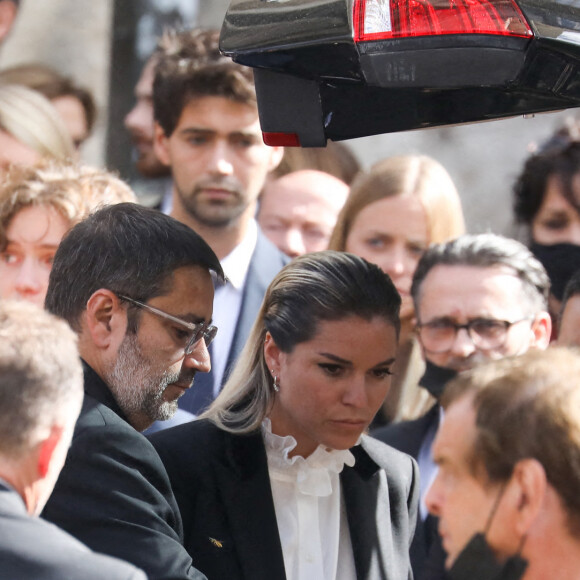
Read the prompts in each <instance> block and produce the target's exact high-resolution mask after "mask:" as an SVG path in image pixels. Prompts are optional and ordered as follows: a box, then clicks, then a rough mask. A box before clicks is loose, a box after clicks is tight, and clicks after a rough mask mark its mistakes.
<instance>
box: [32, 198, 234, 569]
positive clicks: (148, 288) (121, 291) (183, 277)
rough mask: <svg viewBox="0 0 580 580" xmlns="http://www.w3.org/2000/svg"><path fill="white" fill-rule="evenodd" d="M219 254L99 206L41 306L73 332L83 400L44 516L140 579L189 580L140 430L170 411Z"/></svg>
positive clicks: (188, 377)
mask: <svg viewBox="0 0 580 580" xmlns="http://www.w3.org/2000/svg"><path fill="white" fill-rule="evenodd" d="M210 272H213V273H215V274H216V275H217V276H218V277H219V276H223V272H222V270H221V267H220V264H219V261H218V259H217V258H216V256H215V254H214V253H213V252H212V251H211V249H210V248H209V246H208V245H207V244H206V243H205V242H204V241H203V240H202V239H201V238H200V237H199V236H198V235H197V234H196V233H195V232H193V231H192V230H191V229H190V228H188V227H186V226H184V225H183V224H180V223H179V222H177V221H175V220H174V219H173V218H170V217H169V216H166V215H164V214H162V213H160V212H158V211H156V210H153V209H148V208H144V207H141V206H138V205H136V204H118V205H115V206H110V207H107V208H105V209H102V210H100V211H98V212H96V213H94V214H93V215H92V216H90V217H89V218H88V219H86V220H85V221H83V222H81V223H80V224H78V225H77V226H75V227H74V228H73V229H72V230H71V231H70V232H69V234H68V235H67V237H66V239H65V240H63V242H62V243H61V245H60V246H59V249H58V251H57V253H56V256H55V259H54V264H53V268H52V272H51V276H50V283H49V287H48V293H47V298H46V307H47V309H48V310H50V311H51V312H53V313H55V314H58V315H59V316H61V317H62V318H64V319H65V320H67V321H68V322H69V324H70V325H71V326H72V327H73V328H74V329H75V330H76V331H77V332H78V334H79V345H80V349H79V350H80V354H81V357H82V358H83V359H84V362H85V369H84V370H85V402H84V404H83V408H82V411H81V416H80V418H79V420H78V423H77V426H76V429H75V433H74V437H73V441H72V446H71V449H70V453H69V456H68V459H67V462H66V464H65V466H64V469H63V471H62V473H61V476H60V478H59V480H58V484H57V485H56V488H55V491H54V494H53V496H52V498H51V500H50V501H49V502H48V504H47V506H46V509H45V511H44V513H43V515H44V516H45V517H46V518H47V519H49V520H51V521H52V522H54V523H57V524H58V525H60V526H61V527H63V528H64V529H66V530H67V531H69V532H70V533H71V534H73V535H75V536H76V537H77V538H78V539H80V540H81V541H84V542H85V543H86V544H87V545H89V546H90V547H92V548H93V549H96V550H98V551H101V552H104V553H107V554H111V555H116V556H118V557H121V558H124V559H126V560H128V561H130V562H132V563H135V564H138V565H139V566H140V567H141V568H143V569H144V570H145V571H146V572H147V574H148V576H149V578H151V579H153V578H159V579H172V580H175V579H182V580H186V579H194V578H196V579H200V578H203V575H201V574H200V573H199V572H198V571H197V570H196V569H195V568H193V567H192V565H191V558H190V557H189V556H188V554H187V552H186V551H185V550H184V548H183V545H182V524H181V518H180V516H179V513H178V510H177V505H176V503H175V498H174V496H173V494H172V491H171V487H170V484H169V480H168V477H167V474H166V472H165V470H164V468H163V465H162V463H161V460H160V459H159V457H158V455H157V453H156V452H155V450H154V449H153V447H152V446H151V444H150V443H149V442H148V441H147V439H146V438H145V437H144V436H143V435H142V434H141V433H140V432H139V431H142V430H143V429H145V428H146V427H148V426H149V425H150V424H151V423H152V422H153V421H155V420H157V419H167V418H169V417H171V416H172V414H173V413H174V412H175V411H176V409H177V399H178V398H179V397H180V396H181V395H182V394H183V393H184V392H185V391H186V390H187V389H188V388H190V387H191V384H192V382H193V379H194V376H195V374H196V372H197V371H202V372H207V371H208V370H209V367H210V364H209V355H208V351H207V345H206V343H209V342H210V341H211V338H212V337H213V335H214V333H215V330H216V329H215V327H213V326H210V321H211V315H212V302H213V281H212V276H211V274H210Z"/></svg>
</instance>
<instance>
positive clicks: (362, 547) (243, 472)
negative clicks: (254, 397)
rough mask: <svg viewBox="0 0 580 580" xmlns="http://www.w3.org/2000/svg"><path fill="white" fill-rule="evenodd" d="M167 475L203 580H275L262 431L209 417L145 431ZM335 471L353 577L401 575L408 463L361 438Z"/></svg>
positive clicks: (280, 562) (409, 506)
mask: <svg viewBox="0 0 580 580" xmlns="http://www.w3.org/2000/svg"><path fill="white" fill-rule="evenodd" d="M151 440H152V442H153V445H154V446H155V448H156V449H157V451H158V452H159V454H160V456H161V458H162V460H163V462H164V464H165V466H166V468H167V472H168V474H169V477H170V479H171V483H172V486H173V489H174V492H175V496H176V499H177V502H178V504H179V507H180V510H181V513H182V516H183V523H184V534H185V547H186V548H187V549H188V551H189V553H190V554H191V555H192V557H193V558H194V564H195V565H196V566H197V567H198V568H199V569H200V570H202V571H203V572H204V573H205V574H206V575H207V577H208V578H228V580H271V579H274V578H275V579H276V580H283V579H284V578H285V577H286V574H285V571H284V559H283V555H282V547H281V543H280V536H279V533H278V526H277V523H276V514H275V510H274V501H273V499H272V491H271V488H270V478H269V475H268V462H267V457H266V449H265V446H264V441H263V438H262V434H261V433H260V432H259V431H258V432H255V433H253V434H249V435H239V434H230V433H227V432H225V431H223V430H220V429H218V428H217V427H216V426H215V425H214V424H213V423H211V422H209V421H208V420H203V419H202V420H200V421H194V422H192V423H188V424H186V425H180V426H178V427H175V428H174V429H170V430H165V431H163V432H161V433H156V434H155V435H152V436H151ZM351 452H352V453H353V454H354V455H355V458H356V462H355V465H354V466H353V467H348V466H345V468H344V469H343V471H342V472H341V474H340V480H341V484H342V490H343V494H344V505H345V508H346V513H347V519H348V524H349V531H350V537H351V542H352V547H353V553H354V561H355V568H356V577H357V579H358V580H375V579H382V580H404V579H407V578H410V577H411V576H410V571H409V558H408V550H409V543H410V539H411V538H412V537H413V532H414V527H415V519H416V508H415V505H416V501H417V494H418V480H417V473H416V465H415V463H414V462H412V461H411V460H410V458H409V457H408V456H406V455H403V454H401V453H399V452H397V451H395V450H393V449H391V448H389V447H386V446H384V445H382V444H381V443H378V442H376V441H373V439H371V438H369V437H364V436H363V440H362V444H361V445H358V446H356V447H353V448H352V449H351Z"/></svg>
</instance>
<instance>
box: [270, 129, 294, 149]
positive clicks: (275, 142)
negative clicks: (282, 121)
mask: <svg viewBox="0 0 580 580" xmlns="http://www.w3.org/2000/svg"><path fill="white" fill-rule="evenodd" d="M262 139H263V140H264V144H265V145H269V146H270V147H300V139H299V137H298V135H297V134H296V133H271V132H268V131H262Z"/></svg>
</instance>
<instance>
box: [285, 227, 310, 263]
mask: <svg viewBox="0 0 580 580" xmlns="http://www.w3.org/2000/svg"><path fill="white" fill-rule="evenodd" d="M282 251H283V252H285V253H286V254H287V255H288V256H290V257H291V258H296V257H297V256H301V255H302V254H305V253H306V248H305V247H304V238H303V237H302V233H301V232H300V231H299V230H297V229H296V228H289V229H288V230H287V231H286V235H285V236H284V248H282Z"/></svg>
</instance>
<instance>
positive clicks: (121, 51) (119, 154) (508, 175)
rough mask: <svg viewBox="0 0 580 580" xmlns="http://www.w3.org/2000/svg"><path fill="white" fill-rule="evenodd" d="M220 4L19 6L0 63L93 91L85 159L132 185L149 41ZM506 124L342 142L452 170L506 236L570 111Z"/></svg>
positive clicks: (472, 204)
mask: <svg viewBox="0 0 580 580" xmlns="http://www.w3.org/2000/svg"><path fill="white" fill-rule="evenodd" d="M227 4H228V2H227V0H115V1H113V0H99V1H98V2H95V1H94V0H21V9H20V13H19V15H18V20H17V22H16V25H15V27H14V29H13V31H12V33H11V35H10V37H9V38H8V40H6V41H5V43H4V44H3V46H2V47H1V49H0V67H6V66H11V65H13V64H21V63H26V62H41V63H45V64H49V65H51V66H53V67H54V68H56V69H57V70H59V71H60V72H62V73H64V74H67V75H70V76H72V77H73V78H74V79H75V80H76V81H77V82H78V83H79V84H81V85H84V86H86V87H87V88H89V89H90V90H92V91H93V93H94V95H95V97H96V99H97V103H98V107H99V118H98V122H97V127H96V130H95V132H94V134H93V136H92V137H91V138H90V139H89V141H87V143H86V144H85V146H84V148H83V152H82V154H83V158H84V160H85V161H87V162H89V163H93V164H106V165H107V166H108V167H109V168H111V169H116V170H117V171H119V173H120V174H121V176H123V177H124V178H127V179H131V178H132V177H133V176H134V174H133V169H132V163H131V145H130V142H129V139H128V136H127V134H126V132H125V130H124V128H123V118H124V116H125V114H126V113H127V112H128V111H129V110H130V108H131V107H132V105H133V88H134V86H135V83H136V81H137V78H138V76H139V73H140V71H141V67H142V65H143V62H144V61H145V60H146V58H147V56H148V54H149V53H150V52H151V50H153V46H154V43H155V38H156V36H157V35H158V34H159V33H160V32H161V31H162V30H163V27H164V26H167V25H175V24H182V25H201V26H220V24H221V21H222V19H223V15H224V14H225V11H226V8H227ZM577 113H578V110H572V111H569V112H560V113H550V114H544V115H539V116H536V117H534V118H530V119H524V118H516V119H508V120H502V121H493V122H489V123H482V124H475V125H468V126H460V127H446V128H441V129H430V130H421V131H413V132H405V133H394V134H390V135H380V136H375V137H367V138H364V139H356V140H353V141H350V142H348V144H349V145H350V146H352V148H353V150H354V151H355V154H356V155H357V157H358V158H359V159H360V161H361V162H362V164H363V165H364V166H365V167H368V166H369V165H370V164H371V163H373V162H375V161H377V160H379V159H381V158H383V157H386V156H390V155H395V154H402V153H425V154H427V155H431V156H432V157H434V158H436V159H437V160H439V161H440V162H441V163H443V165H444V166H445V167H446V168H447V169H448V170H449V172H450V173H451V175H452V176H453V178H454V180H455V181H456V183H457V186H458V189H459V191H460V193H461V196H462V199H463V203H464V207H465V213H466V216H467V222H468V227H469V229H470V230H471V231H473V232H480V231H486V230H490V229H493V230H494V231H497V232H503V233H513V231H512V230H511V227H510V225H511V186H512V183H513V181H514V178H515V176H516V175H517V173H518V172H519V170H520V168H521V165H522V163H523V160H524V159H525V157H526V156H527V154H528V146H529V144H530V143H531V142H533V141H537V140H542V139H544V138H545V137H547V136H548V135H549V134H550V132H551V131H552V130H554V129H555V128H556V127H558V126H559V125H560V124H561V123H562V122H563V120H564V118H565V117H566V116H567V115H574V114H577Z"/></svg>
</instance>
